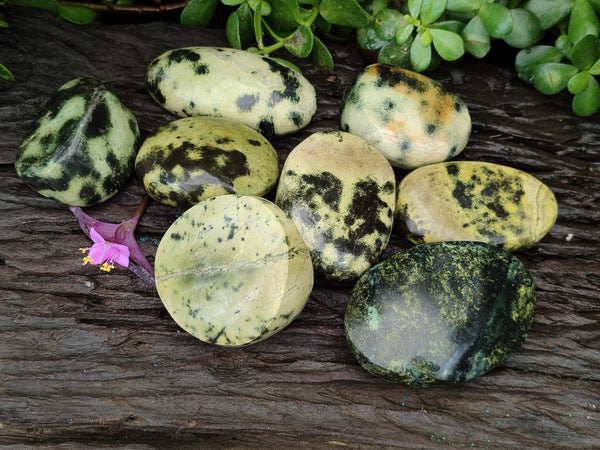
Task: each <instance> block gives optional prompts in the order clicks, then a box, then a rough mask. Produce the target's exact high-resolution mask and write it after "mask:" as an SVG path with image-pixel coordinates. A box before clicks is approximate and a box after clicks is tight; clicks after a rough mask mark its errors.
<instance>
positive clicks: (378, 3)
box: [371, 0, 393, 15]
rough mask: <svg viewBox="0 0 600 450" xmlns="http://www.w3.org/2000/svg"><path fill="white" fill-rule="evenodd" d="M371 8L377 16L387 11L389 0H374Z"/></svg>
mask: <svg viewBox="0 0 600 450" xmlns="http://www.w3.org/2000/svg"><path fill="white" fill-rule="evenodd" d="M371 8H372V9H373V14H375V15H377V14H378V13H379V12H380V11H383V10H385V9H387V0H373V3H372V5H371ZM390 11H393V10H390Z"/></svg>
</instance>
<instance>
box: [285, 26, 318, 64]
mask: <svg viewBox="0 0 600 450" xmlns="http://www.w3.org/2000/svg"><path fill="white" fill-rule="evenodd" d="M283 45H284V46H285V48H286V49H287V51H288V52H290V53H291V54H292V55H294V56H297V57H298V58H306V57H307V56H308V55H310V52H311V51H312V47H313V33H312V31H310V28H308V27H306V26H304V25H300V26H299V27H298V29H297V30H296V32H295V33H294V35H293V36H292V38H291V39H288V40H287V41H285V43H284V44H283Z"/></svg>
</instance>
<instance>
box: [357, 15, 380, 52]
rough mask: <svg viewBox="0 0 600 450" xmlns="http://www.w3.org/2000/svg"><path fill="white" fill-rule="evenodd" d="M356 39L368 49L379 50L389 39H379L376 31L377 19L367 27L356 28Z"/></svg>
mask: <svg viewBox="0 0 600 450" xmlns="http://www.w3.org/2000/svg"><path fill="white" fill-rule="evenodd" d="M356 41H357V42H358V45H360V46H361V47H362V48H364V49H366V50H378V49H380V48H381V47H383V46H384V45H385V44H387V43H388V41H387V40H383V39H379V36H378V35H377V32H376V31H375V21H373V22H371V23H370V24H369V26H367V27H364V28H359V29H358V30H356Z"/></svg>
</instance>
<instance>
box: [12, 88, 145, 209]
mask: <svg viewBox="0 0 600 450" xmlns="http://www.w3.org/2000/svg"><path fill="white" fill-rule="evenodd" d="M139 138H140V134H139V130H138V125H137V121H136V120H135V117H134V115H133V114H132V113H131V111H130V110H129V109H127V107H125V106H124V105H123V104H122V103H121V102H120V101H119V99H118V98H117V97H116V96H115V95H114V94H113V93H112V92H110V91H109V90H107V89H106V87H105V86H104V85H103V84H102V83H100V82H99V81H98V80H94V79H91V78H76V79H74V80H71V81H69V82H67V83H65V84H64V85H63V86H62V87H60V88H59V89H58V90H57V91H56V92H55V93H54V94H53V95H52V96H51V97H50V99H49V100H48V102H47V103H46V105H45V106H44V107H43V108H42V110H41V111H40V113H39V116H38V119H37V121H36V123H35V125H34V129H33V131H32V132H31V133H30V134H29V135H28V136H27V137H26V138H25V140H24V141H23V143H22V144H21V146H20V147H19V149H18V150H17V154H16V161H15V170H16V172H17V174H18V175H19V176H20V177H21V179H22V180H23V181H24V182H25V183H26V184H27V185H28V186H29V187H31V188H32V189H34V190H35V191H37V192H38V193H39V194H41V195H43V196H45V197H49V198H52V199H54V200H57V201H59V202H62V203H64V204H67V205H71V206H90V205H95V204H98V203H101V202H104V201H105V200H108V199H109V198H110V197H112V196H113V195H115V194H116V193H117V192H118V191H119V190H120V189H121V188H123V187H124V186H125V184H126V183H127V182H128V181H129V177H130V176H131V174H132V172H133V164H134V159H135V152H136V150H137V147H138V144H139Z"/></svg>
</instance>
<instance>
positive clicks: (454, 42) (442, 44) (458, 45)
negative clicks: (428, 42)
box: [429, 28, 465, 61]
mask: <svg viewBox="0 0 600 450" xmlns="http://www.w3.org/2000/svg"><path fill="white" fill-rule="evenodd" d="M429 31H430V32H431V37H432V39H433V47H434V48H435V51H436V52H438V54H439V55H440V56H441V57H442V58H443V59H445V60H446V61H456V60H457V59H458V58H460V57H461V56H462V55H464V54H465V45H464V42H463V39H462V37H460V35H458V34H456V33H454V32H452V31H447V30H438V29H434V28H431V29H430V30H429Z"/></svg>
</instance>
